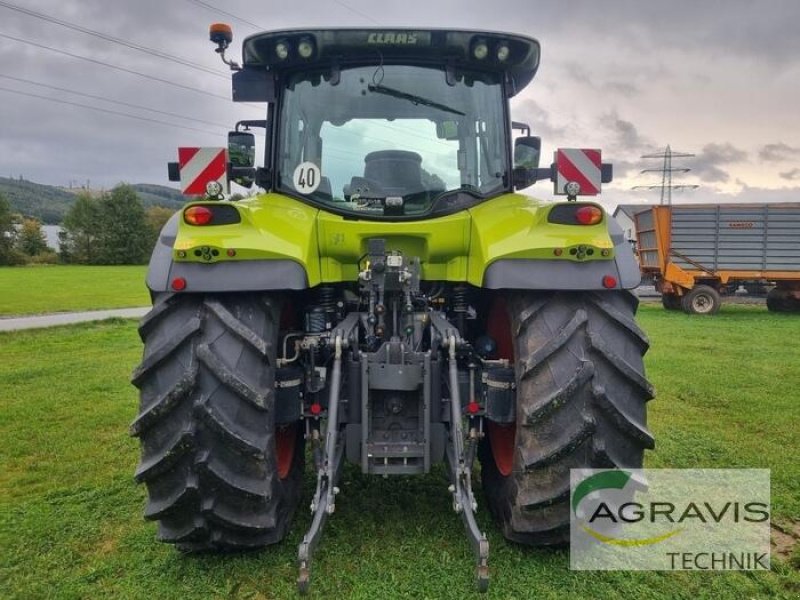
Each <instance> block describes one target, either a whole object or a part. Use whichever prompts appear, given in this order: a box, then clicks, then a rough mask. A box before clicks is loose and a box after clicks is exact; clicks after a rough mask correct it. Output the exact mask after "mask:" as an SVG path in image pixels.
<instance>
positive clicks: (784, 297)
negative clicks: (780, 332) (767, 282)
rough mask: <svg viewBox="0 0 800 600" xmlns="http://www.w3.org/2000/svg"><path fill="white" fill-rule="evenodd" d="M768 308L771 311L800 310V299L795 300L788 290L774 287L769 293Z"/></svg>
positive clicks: (788, 311) (786, 311)
mask: <svg viewBox="0 0 800 600" xmlns="http://www.w3.org/2000/svg"><path fill="white" fill-rule="evenodd" d="M767 310H769V311H770V312H783V313H790V312H800V301H797V300H795V299H794V298H793V297H792V296H791V295H790V294H789V292H788V291H787V290H784V289H781V288H777V287H776V288H772V289H771V290H770V291H769V293H768V294H767Z"/></svg>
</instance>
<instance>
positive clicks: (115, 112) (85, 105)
mask: <svg viewBox="0 0 800 600" xmlns="http://www.w3.org/2000/svg"><path fill="white" fill-rule="evenodd" d="M0 92H8V93H11V94H18V95H20V96H28V97H29V98H39V99H41V100H49V101H50V102H57V103H59V104H67V105H69V106H77V107H78V108H88V109H89V110H96V111H99V112H103V113H107V114H110V115H117V116H120V117H128V118H129V119H137V120H139V121H147V122H148V123H157V124H158V125H166V126H167V127H175V128H177V129H187V130H189V131H198V132H200V133H210V134H212V135H217V134H216V133H215V132H213V131H208V130H207V129H197V128H196V127H188V126H186V125H178V124H176V123H170V122H168V121H159V120H158V119H150V118H148V117H141V116H139V115H132V114H130V113H124V112H120V111H117V110H110V109H108V108H100V107H99V106H91V105H89V104H81V103H80V102H70V101H69V100H62V99H61V98H51V97H49V96H40V95H39V94H31V93H30V92H21V91H19V90H12V89H10V88H5V87H0Z"/></svg>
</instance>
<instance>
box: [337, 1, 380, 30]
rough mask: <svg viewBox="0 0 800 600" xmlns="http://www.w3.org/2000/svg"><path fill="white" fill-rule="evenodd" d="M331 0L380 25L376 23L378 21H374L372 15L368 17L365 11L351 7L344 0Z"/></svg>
mask: <svg viewBox="0 0 800 600" xmlns="http://www.w3.org/2000/svg"><path fill="white" fill-rule="evenodd" d="M333 1H334V2H336V4H338V5H339V6H341V7H342V8H346V9H347V10H349V11H350V12H351V13H353V14H356V15H358V16H359V17H362V18H364V19H366V20H367V21H371V22H373V23H375V25H380V23H378V21H376V20H375V19H373V18H372V17H370V16H369V15H368V14H366V13H363V12H361V11H360V10H358V9H355V8H353V7H352V6H350V5H349V4H345V3H344V2H341V0H333Z"/></svg>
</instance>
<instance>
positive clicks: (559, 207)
mask: <svg viewBox="0 0 800 600" xmlns="http://www.w3.org/2000/svg"><path fill="white" fill-rule="evenodd" d="M547 220H548V222H550V223H557V224H559V225H597V224H598V223H600V222H601V221H602V220H603V209H602V208H600V207H599V206H597V205H596V204H586V203H580V202H570V203H567V204H556V205H555V206H554V207H553V208H552V210H551V211H550V214H549V215H548V216H547Z"/></svg>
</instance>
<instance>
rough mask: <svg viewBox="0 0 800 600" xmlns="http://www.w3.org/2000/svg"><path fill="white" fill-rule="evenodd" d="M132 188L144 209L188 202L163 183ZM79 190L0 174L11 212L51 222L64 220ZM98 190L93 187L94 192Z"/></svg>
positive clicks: (175, 206) (173, 205)
mask: <svg viewBox="0 0 800 600" xmlns="http://www.w3.org/2000/svg"><path fill="white" fill-rule="evenodd" d="M132 187H133V188H134V189H135V190H136V193H137V194H138V196H139V199H140V200H141V201H142V204H143V205H144V207H145V208H147V207H148V206H163V207H164V208H169V209H172V210H177V209H178V208H180V207H181V206H182V205H183V204H184V202H185V198H184V197H183V195H181V193H180V192H179V191H178V190H176V189H173V188H169V187H166V186H163V185H155V184H150V183H136V184H133V186H132ZM80 191H82V190H81V189H80V188H73V189H64V188H59V187H55V186H52V185H44V184H41V183H34V182H32V181H27V180H25V179H9V178H7V177H0V193H1V194H3V196H5V198H6V200H8V202H9V204H10V205H11V211H12V212H17V213H21V214H22V215H24V216H26V217H36V218H37V219H39V220H40V221H42V222H43V223H45V224H49V225H56V224H58V223H61V221H62V220H63V219H64V215H65V214H66V212H67V210H69V207H70V206H72V203H73V202H75V196H76V194H77V193H78V192H80ZM99 193H100V192H99V191H96V190H92V194H93V195H97V194H99Z"/></svg>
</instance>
